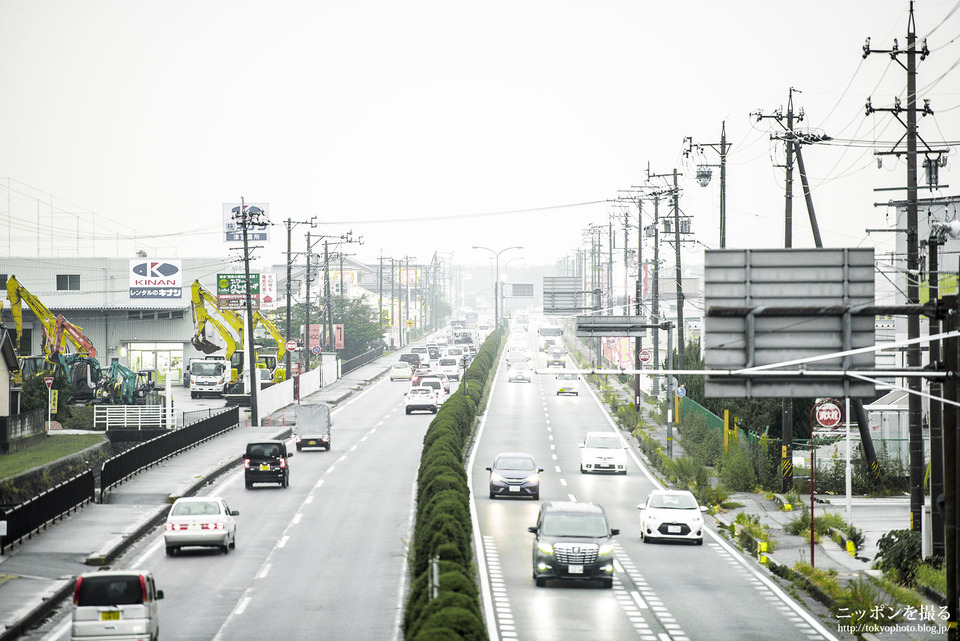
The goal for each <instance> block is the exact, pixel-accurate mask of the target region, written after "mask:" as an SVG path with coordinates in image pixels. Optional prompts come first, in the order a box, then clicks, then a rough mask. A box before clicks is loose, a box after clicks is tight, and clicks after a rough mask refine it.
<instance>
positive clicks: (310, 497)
mask: <svg viewBox="0 0 960 641" xmlns="http://www.w3.org/2000/svg"><path fill="white" fill-rule="evenodd" d="M311 503H313V494H307V498H305V499H303V504H304V505H310V504H311Z"/></svg>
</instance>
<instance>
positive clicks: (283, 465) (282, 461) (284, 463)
mask: <svg viewBox="0 0 960 641" xmlns="http://www.w3.org/2000/svg"><path fill="white" fill-rule="evenodd" d="M286 466H287V459H285V458H284V457H282V456H281V457H280V469H281V470H282V469H283V468H285V467H286Z"/></svg>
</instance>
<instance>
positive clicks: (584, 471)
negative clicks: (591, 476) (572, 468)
mask: <svg viewBox="0 0 960 641" xmlns="http://www.w3.org/2000/svg"><path fill="white" fill-rule="evenodd" d="M580 473H581V474H586V473H587V471H586V470H585V469H583V466H582V465H581V466H580Z"/></svg>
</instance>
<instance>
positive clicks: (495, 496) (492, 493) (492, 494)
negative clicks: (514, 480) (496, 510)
mask: <svg viewBox="0 0 960 641" xmlns="http://www.w3.org/2000/svg"><path fill="white" fill-rule="evenodd" d="M490 498H492V499H495V498H497V493H496V492H494V491H493V490H490Z"/></svg>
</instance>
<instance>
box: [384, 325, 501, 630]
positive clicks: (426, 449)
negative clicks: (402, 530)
mask: <svg viewBox="0 0 960 641" xmlns="http://www.w3.org/2000/svg"><path fill="white" fill-rule="evenodd" d="M501 340H502V334H501V332H499V331H497V332H493V333H492V334H490V336H489V337H488V338H487V340H486V341H484V343H483V345H481V346H480V348H479V349H478V350H477V355H476V357H475V358H474V359H473V362H472V363H471V364H470V367H468V368H467V370H466V372H464V376H463V381H462V382H461V384H460V387H459V388H458V389H457V391H456V392H454V393H453V394H451V395H450V398H448V399H447V400H446V401H445V402H444V403H443V405H441V406H440V410H439V411H438V412H437V415H436V417H434V419H433V421H431V423H430V426H429V427H428V428H427V433H426V435H425V436H424V439H423V452H422V454H421V456H420V470H419V472H418V474H417V513H416V521H415V523H414V529H413V541H412V544H411V549H410V573H411V576H412V577H413V579H412V581H411V583H410V594H409V596H408V597H407V603H406V607H405V610H404V617H403V633H404V638H405V639H409V640H410V641H460V640H464V641H484V640H485V639H487V638H488V637H487V631H486V626H485V625H484V622H483V607H482V604H481V602H480V590H479V588H478V587H477V580H478V577H477V569H476V566H475V565H474V562H473V522H472V520H471V517H470V487H469V485H468V484H467V470H466V467H465V465H464V463H465V461H464V455H465V452H466V450H467V446H468V445H469V443H470V441H471V439H472V437H473V431H474V426H475V424H476V418H477V406H478V403H479V401H480V399H481V398H482V397H483V395H484V393H485V392H486V389H487V381H488V380H491V379H492V376H493V368H494V366H495V365H496V363H497V358H498V356H499V353H500V343H501ZM434 567H435V568H436V570H434ZM434 583H436V585H434Z"/></svg>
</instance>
